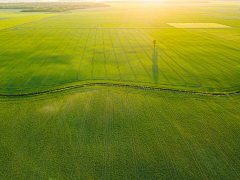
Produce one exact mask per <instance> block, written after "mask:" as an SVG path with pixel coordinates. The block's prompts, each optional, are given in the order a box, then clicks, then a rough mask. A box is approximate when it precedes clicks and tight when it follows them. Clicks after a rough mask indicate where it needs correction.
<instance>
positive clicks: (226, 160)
mask: <svg viewBox="0 0 240 180" xmlns="http://www.w3.org/2000/svg"><path fill="white" fill-rule="evenodd" d="M192 103H194V104H195V105H194V106H192V107H194V108H195V107H197V106H196V103H195V101H192ZM205 104H207V103H206V102H205ZM207 105H208V104H207ZM208 106H209V105H208ZM187 107H188V106H187ZM209 107H210V106H209ZM188 109H189V108H188ZM211 109H212V108H211ZM212 111H213V110H212ZM213 112H214V111H213ZM214 114H215V115H216V113H215V112H214ZM216 116H217V115H216ZM201 117H202V119H205V118H204V117H203V115H202V114H201ZM218 118H219V116H218ZM199 122H200V124H201V127H202V130H203V131H204V132H205V133H206V134H207V135H208V137H209V138H210V140H211V142H212V144H213V145H214V146H215V147H216V148H217V149H218V151H219V152H220V153H221V154H222V156H223V158H224V160H225V162H226V163H227V164H228V166H229V167H231V168H232V170H233V171H234V173H235V175H236V176H237V177H238V179H239V175H238V173H237V171H236V170H235V168H234V167H233V166H232V164H231V163H230V162H229V160H228V158H227V157H226V155H225V154H224V153H223V151H222V150H221V147H220V146H219V145H218V144H217V142H216V140H214V139H213V138H212V136H211V134H210V133H209V132H210V131H211V130H210V131H208V129H209V127H210V126H206V125H204V123H202V121H199Z"/></svg>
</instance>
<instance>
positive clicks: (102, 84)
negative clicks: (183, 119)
mask: <svg viewBox="0 0 240 180" xmlns="http://www.w3.org/2000/svg"><path fill="white" fill-rule="evenodd" d="M88 86H113V87H125V88H133V89H143V90H154V91H166V92H173V93H184V94H195V95H202V96H225V97H226V96H234V95H240V90H239V91H233V92H202V91H187V90H177V89H170V88H161V87H151V86H137V85H128V84H113V83H88V84H77V85H73V86H66V87H63V88H56V89H50V90H45V91H37V92H29V93H18V94H4V93H3V94H0V97H18V96H32V95H41V94H48V93H53V92H60V91H65V90H68V89H76V88H82V87H88ZM8 89H10V88H8ZM21 90H22V89H21Z"/></svg>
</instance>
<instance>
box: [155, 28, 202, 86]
mask: <svg viewBox="0 0 240 180" xmlns="http://www.w3.org/2000/svg"><path fill="white" fill-rule="evenodd" d="M153 32H155V34H157V35H160V34H159V32H157V31H153ZM168 38H169V37H168ZM162 44H163V43H162ZM164 46H165V47H167V48H168V49H170V50H171V51H173V52H174V53H175V54H176V55H180V53H179V52H176V50H174V49H173V48H171V47H170V46H167V45H165V44H164ZM164 54H165V55H166V56H168V57H169V58H170V59H171V60H172V61H173V62H174V63H175V64H177V65H178V66H179V67H180V68H181V69H182V70H184V71H185V72H186V73H187V74H188V75H189V76H190V77H191V78H192V79H193V80H194V81H195V82H196V83H198V84H199V85H200V86H198V87H202V83H200V82H199V81H198V80H197V79H196V78H195V77H194V76H193V75H192V74H191V73H189V72H188V71H187V70H186V69H185V68H183V67H182V66H181V65H180V64H179V63H177V62H176V61H175V60H173V58H171V57H170V56H169V55H168V54H167V53H165V52H164ZM181 57H183V56H181ZM184 58H185V57H184ZM184 58H182V59H181V60H182V61H184V62H185V63H187V64H189V63H188V62H187V61H185V60H184ZM189 65H191V64H189ZM191 67H192V66H191ZM194 69H195V68H194ZM195 75H197V76H198V77H199V78H200V79H202V77H201V76H199V75H198V74H195ZM202 80H203V79H202Z"/></svg>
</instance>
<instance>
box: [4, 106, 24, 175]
mask: <svg viewBox="0 0 240 180" xmlns="http://www.w3.org/2000/svg"><path fill="white" fill-rule="evenodd" d="M28 109H29V107H27V106H25V107H24V108H23V110H21V112H20V113H19V114H18V115H17V116H16V119H15V121H13V124H11V127H12V128H14V127H16V124H17V122H19V120H21V119H20V118H21V116H22V115H25V114H27V112H28ZM1 126H2V125H1ZM11 132H13V131H11ZM23 142H26V140H23ZM22 147H23V143H21V144H20V145H19V146H18V149H20V148H22ZM16 156H17V151H16V153H15V154H14V156H13V157H14V158H12V160H11V161H10V162H9V164H8V166H7V171H5V175H3V179H6V177H7V176H8V175H9V173H10V171H12V169H13V168H12V166H13V164H14V159H15V157H16Z"/></svg>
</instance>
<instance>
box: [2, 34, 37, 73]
mask: <svg viewBox="0 0 240 180" xmlns="http://www.w3.org/2000/svg"><path fill="white" fill-rule="evenodd" d="M29 36H30V35H29ZM41 38H42V37H39V39H41ZM39 39H38V40H39ZM21 41H22V39H20V41H19V42H21ZM36 43H37V41H35V43H33V44H32V45H35V44H36ZM30 46H31V45H29V46H27V47H26V48H24V49H23V50H22V51H20V52H19V53H17V54H16V56H15V57H13V58H12V59H10V60H8V61H7V62H6V63H5V64H4V65H3V66H1V67H0V69H2V68H3V67H4V66H6V65H7V64H8V63H10V62H11V61H12V60H13V59H14V58H16V57H18V56H19V55H21V53H22V52H24V51H25V50H26V49H28V48H29V47H30ZM5 52H6V51H5ZM6 56H7V55H6Z"/></svg>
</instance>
